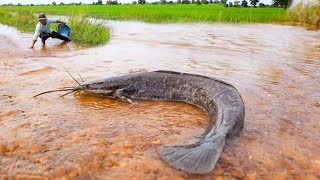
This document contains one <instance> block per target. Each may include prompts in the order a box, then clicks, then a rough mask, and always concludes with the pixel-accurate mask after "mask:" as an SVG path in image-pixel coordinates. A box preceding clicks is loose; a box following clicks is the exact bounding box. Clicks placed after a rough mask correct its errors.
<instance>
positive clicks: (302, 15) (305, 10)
mask: <svg viewBox="0 0 320 180" xmlns="http://www.w3.org/2000/svg"><path fill="white" fill-rule="evenodd" d="M289 17H290V19H291V20H292V21H294V22H296V23H298V24H301V25H307V26H313V27H315V28H318V29H319V28H320V0H318V1H315V2H312V3H303V2H302V3H299V4H297V5H295V6H293V7H292V8H291V9H290V11H289Z"/></svg>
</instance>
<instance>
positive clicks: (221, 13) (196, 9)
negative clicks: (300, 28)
mask: <svg viewBox="0 0 320 180" xmlns="http://www.w3.org/2000/svg"><path fill="white" fill-rule="evenodd" d="M1 8H6V9H8V10H22V9H28V10H31V11H32V12H34V13H42V12H43V13H47V14H51V15H68V16H72V15H73V14H79V13H80V14H83V13H85V14H87V15H88V16H90V17H96V18H102V19H117V20H139V21H145V22H162V23H163V22H227V23H274V22H284V21H286V20H287V19H286V18H287V14H288V13H287V11H286V10H284V9H282V8H226V7H224V5H223V4H208V5H195V4H188V5H183V4H175V5H82V6H79V5H78V6H77V5H73V6H71V5H67V6H15V7H8V6H6V7H0V9H1Z"/></svg>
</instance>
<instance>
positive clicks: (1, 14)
mask: <svg viewBox="0 0 320 180" xmlns="http://www.w3.org/2000/svg"><path fill="white" fill-rule="evenodd" d="M21 7H22V6H21ZM27 9H28V8H24V9H16V8H9V9H3V8H0V23H2V24H6V25H9V26H13V27H15V28H17V29H18V30H19V31H22V32H34V30H35V26H36V24H37V17H36V15H35V12H34V11H30V10H27ZM70 17H71V18H69V20H68V21H67V22H68V24H69V25H70V26H71V27H72V29H73V30H72V31H71V33H70V38H71V40H72V41H73V42H75V43H76V44H77V45H79V46H84V47H90V46H96V45H100V44H105V43H106V42H107V41H108V39H109V28H107V27H106V26H105V25H102V24H100V23H97V22H90V21H89V20H88V19H87V18H85V16H82V15H76V16H70ZM52 29H55V28H53V27H52Z"/></svg>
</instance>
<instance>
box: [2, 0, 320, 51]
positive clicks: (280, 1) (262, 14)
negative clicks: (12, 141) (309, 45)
mask: <svg viewBox="0 0 320 180" xmlns="http://www.w3.org/2000/svg"><path fill="white" fill-rule="evenodd" d="M179 2H180V3H179ZM250 2H251V4H253V5H257V3H258V2H259V0H250ZM290 2H291V0H274V4H273V6H275V7H270V6H268V7H267V5H264V4H261V3H260V4H259V6H260V8H253V7H250V8H245V7H247V5H248V2H247V1H246V0H242V1H241V2H240V1H235V2H234V4H232V3H229V5H226V4H212V0H209V1H208V0H201V1H200V0H191V1H189V0H182V1H181V0H178V3H175V4H173V2H172V1H169V2H167V1H166V0H161V1H160V2H157V4H156V5H154V4H144V3H146V1H145V0H138V2H136V1H134V2H133V4H132V5H129V4H126V5H118V3H117V1H116V0H108V1H107V5H81V4H77V5H75V4H74V5H64V4H61V3H60V4H61V5H59V6H57V5H50V6H33V5H31V6H21V5H20V6H0V23H2V24H7V25H10V26H14V27H16V28H17V29H18V30H20V31H23V32H33V31H34V28H35V24H36V22H37V18H36V17H35V15H36V14H39V13H46V14H48V15H65V16H69V17H70V18H69V20H68V21H67V22H68V24H69V25H70V26H71V27H72V29H73V30H72V32H71V39H72V40H73V41H74V42H75V43H76V44H78V45H80V46H95V45H99V44H104V43H106V42H107V41H108V39H109V29H108V28H107V27H106V26H104V25H103V24H100V23H97V22H90V21H89V20H88V19H87V17H92V18H101V19H110V20H112V19H114V20H138V21H145V22H152V23H159V22H161V23H166V22H209V23H211V22H223V23H286V24H288V23H292V22H294V23H296V24H297V23H299V24H302V25H313V26H315V27H317V28H319V26H320V24H319V23H320V0H318V3H315V4H307V5H304V4H299V5H297V6H295V7H293V8H291V9H290V10H286V9H285V8H286V7H287V6H288V4H290ZM99 3H100V4H101V1H99ZM136 3H138V4H139V5H135V4H136ZM159 3H161V4H159ZM189 3H192V4H189ZM240 3H241V5H240ZM54 4H55V3H54ZM199 4H202V5H199ZM227 6H229V7H227ZM241 6H242V7H241ZM261 7H263V8H261ZM264 7H265V8H264ZM279 7H283V8H279ZM79 14H85V15H81V16H79Z"/></svg>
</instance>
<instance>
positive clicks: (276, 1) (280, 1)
mask: <svg viewBox="0 0 320 180" xmlns="http://www.w3.org/2000/svg"><path fill="white" fill-rule="evenodd" d="M292 1H293V0H273V2H272V6H273V7H278V6H280V7H282V8H284V9H287V8H288V7H289V6H290V5H291V4H292Z"/></svg>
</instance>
